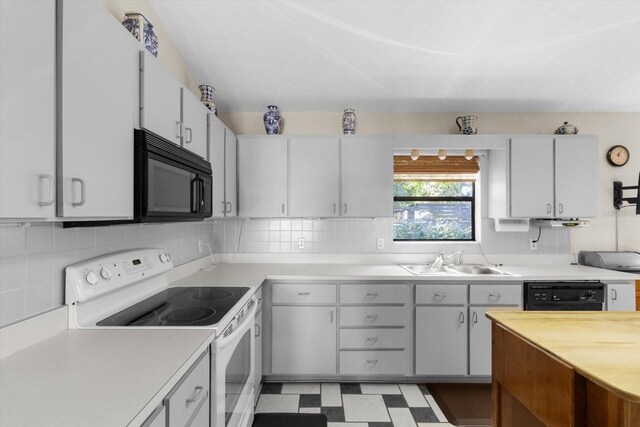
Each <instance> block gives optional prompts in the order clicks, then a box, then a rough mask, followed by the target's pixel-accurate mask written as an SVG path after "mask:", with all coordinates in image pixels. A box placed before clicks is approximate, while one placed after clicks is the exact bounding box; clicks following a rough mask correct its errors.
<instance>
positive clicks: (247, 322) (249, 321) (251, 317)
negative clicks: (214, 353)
mask: <svg viewBox="0 0 640 427" xmlns="http://www.w3.org/2000/svg"><path fill="white" fill-rule="evenodd" d="M257 309H258V304H256V303H255V300H254V304H253V307H251V309H250V310H249V312H248V313H247V314H246V315H245V316H244V320H243V321H242V323H240V324H239V325H237V326H236V327H235V329H234V331H233V332H231V334H229V335H228V336H226V337H220V338H216V340H215V341H214V343H215V345H216V348H217V349H218V350H220V349H223V348H225V347H226V346H227V345H229V343H230V342H232V341H233V340H235V339H236V338H237V337H238V336H242V335H244V333H245V332H247V331H248V330H249V329H250V328H251V325H253V324H255V314H256V310H257ZM247 326H249V327H247Z"/></svg>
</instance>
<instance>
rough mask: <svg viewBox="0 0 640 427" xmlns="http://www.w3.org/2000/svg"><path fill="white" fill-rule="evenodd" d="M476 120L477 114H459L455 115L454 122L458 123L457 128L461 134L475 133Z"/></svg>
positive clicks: (476, 128) (476, 129)
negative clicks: (458, 115)
mask: <svg viewBox="0 0 640 427" xmlns="http://www.w3.org/2000/svg"><path fill="white" fill-rule="evenodd" d="M477 120H478V116H460V117H456V124H457V125H458V129H459V131H460V133H461V134H463V135H475V134H477V133H478V127H477V126H476V122H477Z"/></svg>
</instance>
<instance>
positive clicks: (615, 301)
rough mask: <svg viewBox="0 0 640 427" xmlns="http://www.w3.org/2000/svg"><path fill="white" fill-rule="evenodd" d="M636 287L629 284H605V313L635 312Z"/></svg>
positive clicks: (631, 283)
mask: <svg viewBox="0 0 640 427" xmlns="http://www.w3.org/2000/svg"><path fill="white" fill-rule="evenodd" d="M635 309H636V286H635V284H634V283H633V282H629V283H615V284H613V283H610V284H607V311H635Z"/></svg>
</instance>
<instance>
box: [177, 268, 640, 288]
mask: <svg viewBox="0 0 640 427" xmlns="http://www.w3.org/2000/svg"><path fill="white" fill-rule="evenodd" d="M497 268H498V269H500V270H502V271H505V272H508V273H511V275H493V274H491V275H486V274H478V275H465V274H442V275H440V274H438V275H422V276H419V275H414V274H411V273H409V272H408V271H407V270H405V269H404V268H402V267H400V266H399V265H366V264H275V263H274V264H271V263H270V264H218V265H216V267H215V268H214V269H213V270H210V271H198V272H196V273H194V274H192V275H190V276H187V277H185V278H183V279H181V280H178V281H176V282H174V283H173V285H175V286H259V285H260V284H261V283H262V282H263V281H264V280H271V281H277V280H287V281H291V280H304V281H309V280H312V281H313V280H322V281H324V280H334V281H347V280H362V281H367V280H375V281H391V280H394V281H398V280H400V281H406V282H422V281H435V282H443V281H444V282H446V281H456V282H460V281H466V282H476V281H491V282H497V281H499V282H503V281H504V282H522V281H528V280H532V281H533V280H567V281H571V280H601V281H604V282H607V281H613V282H616V281H632V280H636V279H640V276H636V275H633V274H628V273H620V272H617V271H611V270H604V269H601V268H593V267H585V266H582V265H566V266H562V265H550V266H523V265H513V266H512V265H505V266H500V267H497Z"/></svg>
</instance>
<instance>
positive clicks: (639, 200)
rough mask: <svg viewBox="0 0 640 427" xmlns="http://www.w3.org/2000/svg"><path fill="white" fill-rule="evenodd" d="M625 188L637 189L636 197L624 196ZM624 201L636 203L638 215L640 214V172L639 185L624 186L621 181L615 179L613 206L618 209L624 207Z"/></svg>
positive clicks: (639, 176)
mask: <svg viewBox="0 0 640 427" xmlns="http://www.w3.org/2000/svg"><path fill="white" fill-rule="evenodd" d="M624 190H636V197H624V196H623V194H622V193H623V192H624ZM624 202H627V203H629V205H630V206H633V205H634V204H635V206H636V215H640V173H638V185H635V186H626V187H625V186H623V185H622V182H620V181H613V207H614V208H616V209H617V210H620V209H622V208H623V206H622V204H623V203H624Z"/></svg>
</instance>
